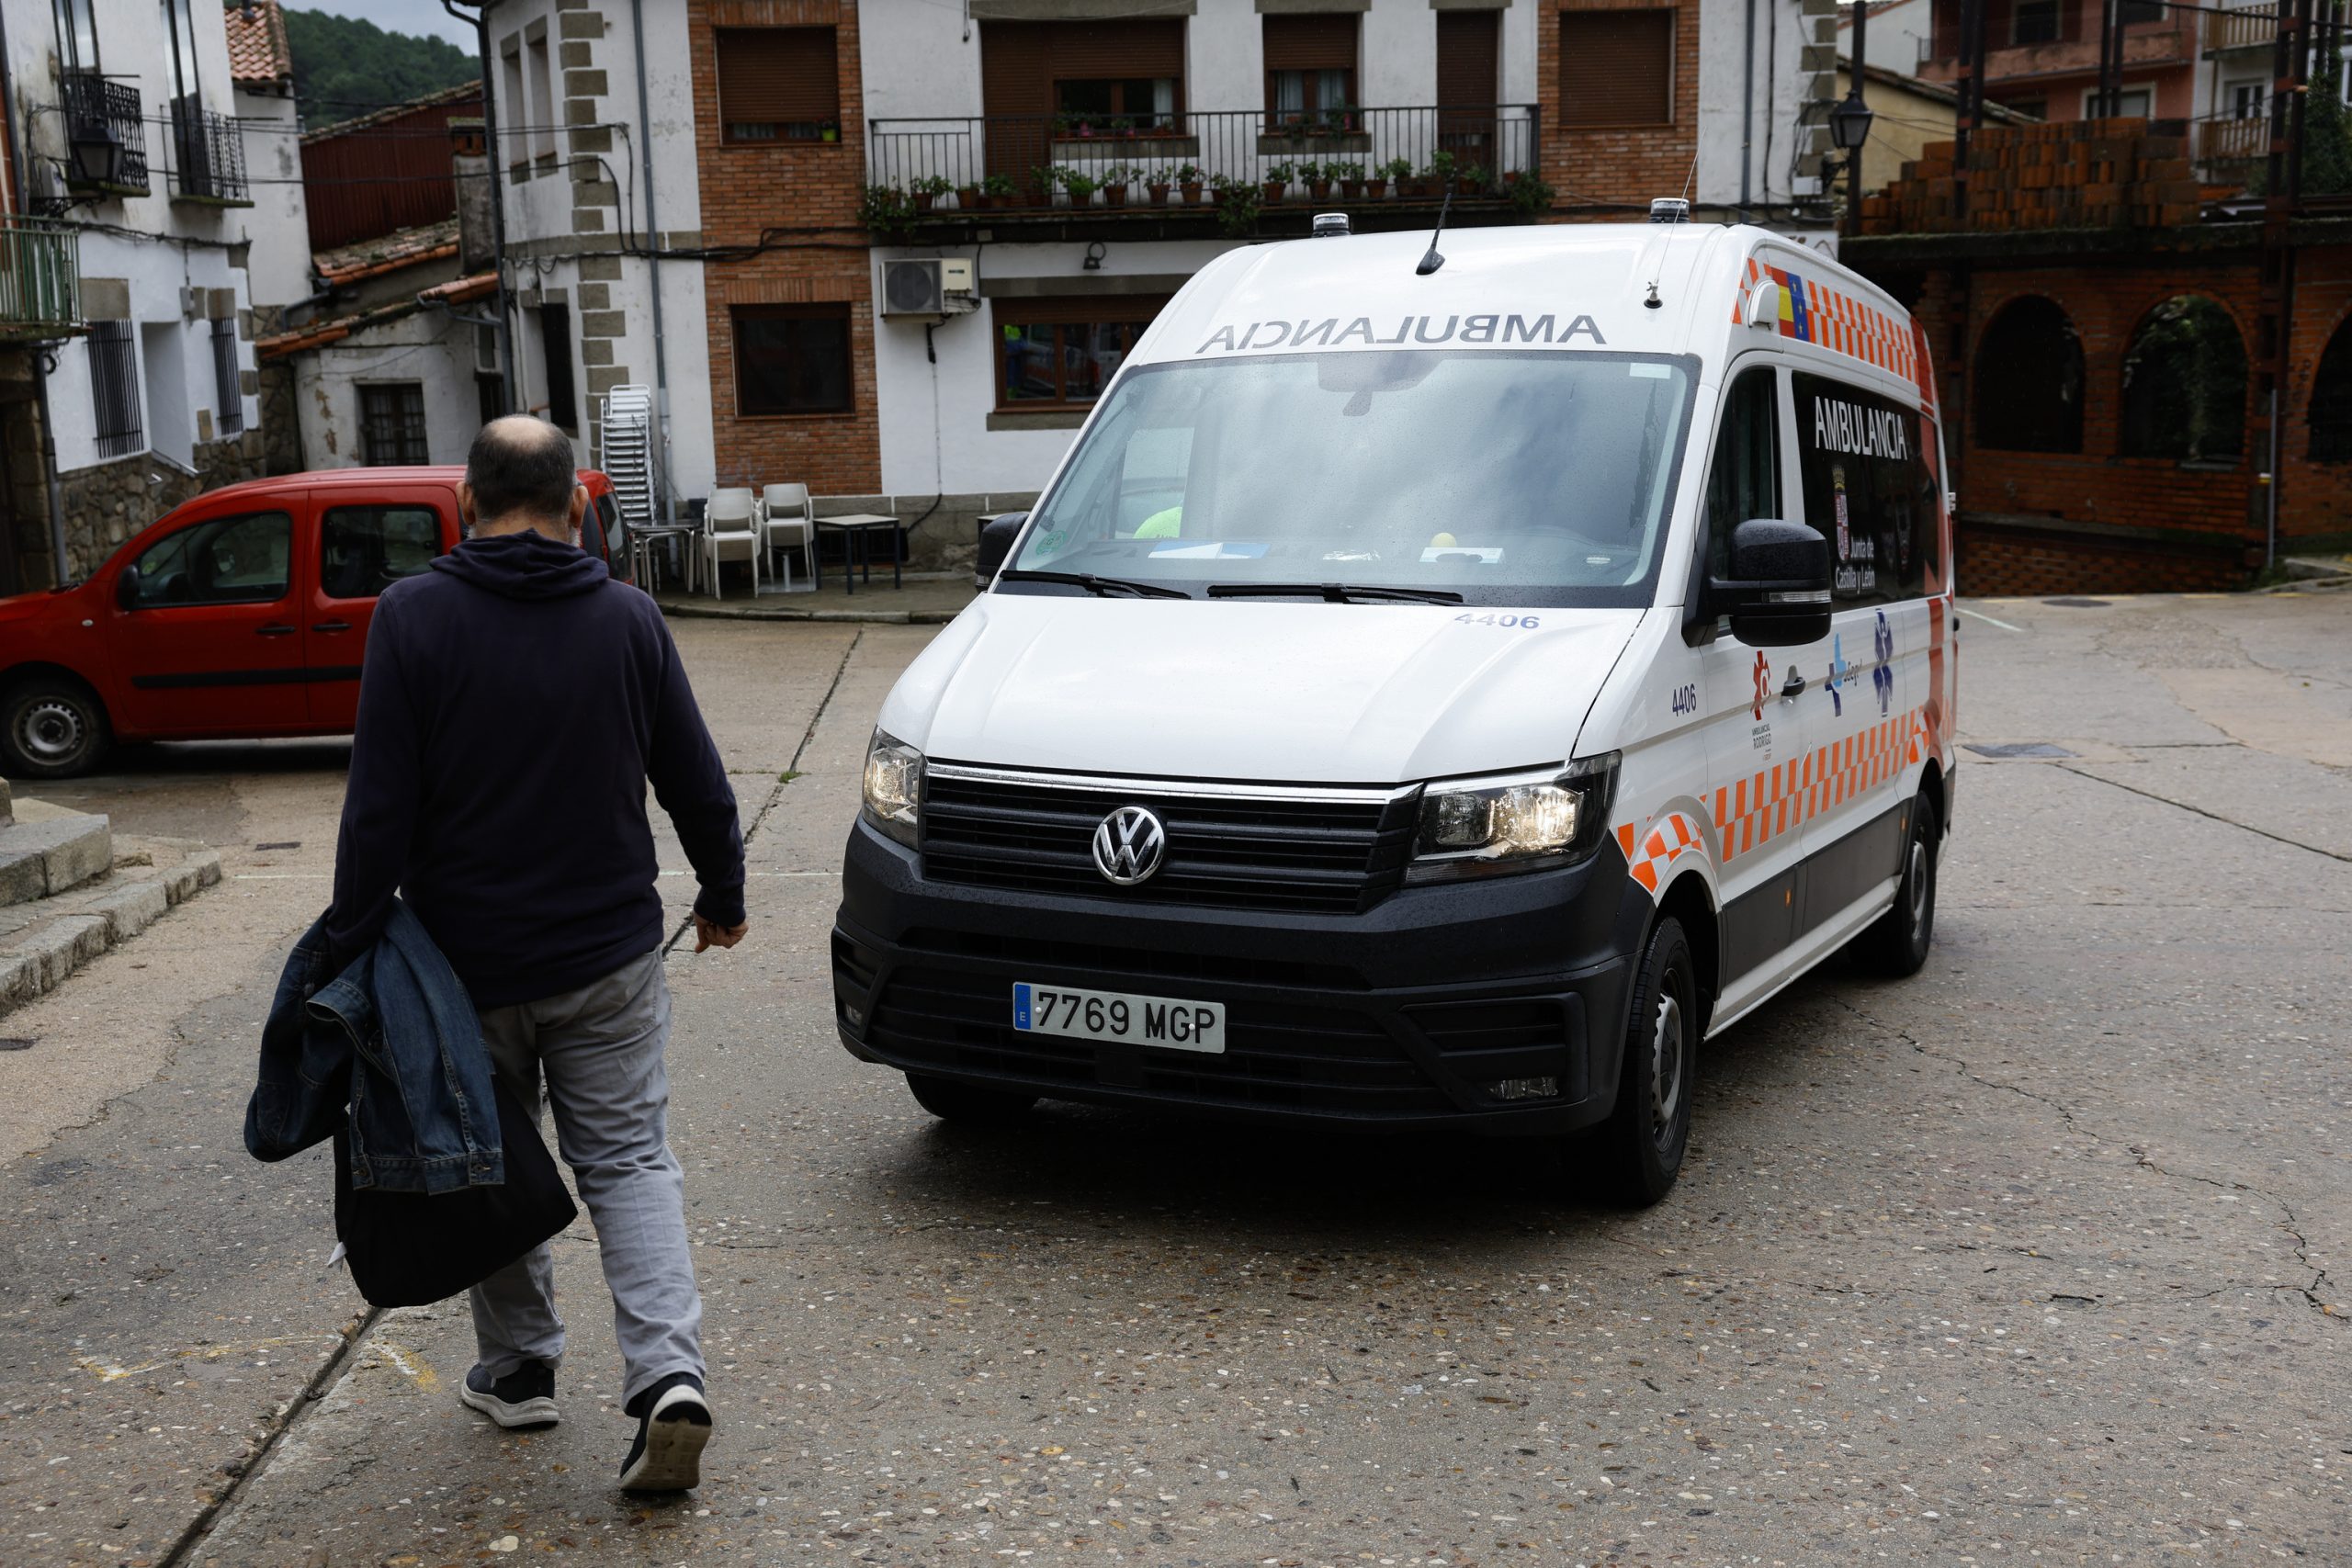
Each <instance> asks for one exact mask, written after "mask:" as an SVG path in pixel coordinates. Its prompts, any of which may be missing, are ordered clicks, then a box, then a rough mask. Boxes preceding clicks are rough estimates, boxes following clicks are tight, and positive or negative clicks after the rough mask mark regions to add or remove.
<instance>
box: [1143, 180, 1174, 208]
mask: <svg viewBox="0 0 2352 1568" xmlns="http://www.w3.org/2000/svg"><path fill="white" fill-rule="evenodd" d="M1143 188H1144V194H1145V195H1147V196H1148V197H1151V204H1152V205H1153V206H1154V207H1165V206H1167V205H1168V187H1167V186H1163V185H1148V186H1144V187H1143Z"/></svg>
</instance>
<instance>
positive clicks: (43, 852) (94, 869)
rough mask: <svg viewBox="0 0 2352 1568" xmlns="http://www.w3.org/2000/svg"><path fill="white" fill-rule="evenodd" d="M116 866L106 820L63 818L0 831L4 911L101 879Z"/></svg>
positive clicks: (66, 814)
mask: <svg viewBox="0 0 2352 1568" xmlns="http://www.w3.org/2000/svg"><path fill="white" fill-rule="evenodd" d="M113 865H114V833H113V831H112V829H110V828H109V827H108V825H107V819H106V818H104V817H96V816H90V815H86V814H85V813H83V812H79V811H68V812H60V813H58V814H56V815H54V816H50V817H44V818H41V819H40V820H38V821H32V822H11V823H10V824H9V825H8V826H6V827H0V905H8V904H23V903H27V902H29V901H30V900H32V899H35V898H48V897H54V896H55V895H57V894H60V893H62V892H64V891H65V890H66V889H68V888H70V887H76V886H80V885H81V884H83V883H85V882H87V881H89V880H90V879H91V878H92V877H94V876H103V875H104V874H106V873H107V871H108V870H109V869H111V868H112V866H113Z"/></svg>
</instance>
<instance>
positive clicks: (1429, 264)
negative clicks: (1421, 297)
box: [1413, 190, 1453, 277]
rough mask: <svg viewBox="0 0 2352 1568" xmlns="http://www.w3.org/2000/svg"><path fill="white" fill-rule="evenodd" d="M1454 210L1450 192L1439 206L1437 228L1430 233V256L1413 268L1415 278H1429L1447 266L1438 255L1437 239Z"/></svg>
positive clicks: (1423, 258) (1443, 259) (1424, 257)
mask: <svg viewBox="0 0 2352 1568" xmlns="http://www.w3.org/2000/svg"><path fill="white" fill-rule="evenodd" d="M1451 211H1453V192H1452V191H1450V190H1449V191H1447V192H1446V193H1445V199H1444V200H1443V201H1442V202H1440V203H1439V204H1438V209H1437V227H1436V228H1434V229H1432V230H1430V254H1427V255H1425V256H1423V257H1422V258H1421V259H1420V263H1419V265H1417V266H1415V267H1414V268H1413V276H1416V277H1427V276H1429V275H1430V274H1431V273H1433V272H1435V271H1436V270H1437V269H1438V268H1440V267H1442V266H1443V265H1445V258H1444V257H1443V256H1442V255H1440V254H1437V237H1438V236H1439V235H1440V234H1442V233H1444V232H1445V215H1446V214H1447V213H1449V212H1451Z"/></svg>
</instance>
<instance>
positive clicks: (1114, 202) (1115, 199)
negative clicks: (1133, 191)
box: [1103, 164, 1136, 207]
mask: <svg viewBox="0 0 2352 1568" xmlns="http://www.w3.org/2000/svg"><path fill="white" fill-rule="evenodd" d="M1135 175H1136V171H1135V170H1133V169H1131V168H1129V167H1127V165H1126V164H1112V165H1111V166H1110V167H1109V168H1107V169H1105V170H1103V206H1105V207H1125V205H1126V204H1127V185H1128V182H1129V181H1131V180H1133V179H1134V178H1135Z"/></svg>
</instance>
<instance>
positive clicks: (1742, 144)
mask: <svg viewBox="0 0 2352 1568" xmlns="http://www.w3.org/2000/svg"><path fill="white" fill-rule="evenodd" d="M1772 3H1773V4H1774V5H1778V4H1780V0H1772ZM1755 145H1756V0H1747V74H1746V76H1745V77H1743V78H1742V80H1741V82H1740V85H1739V220H1740V221H1741V222H1743V223H1745V222H1747V202H1748V197H1749V196H1750V195H1751V194H1753V188H1754V187H1753V185H1752V181H1753V179H1754V176H1755V173H1756V157H1755V152H1754V148H1755Z"/></svg>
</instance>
